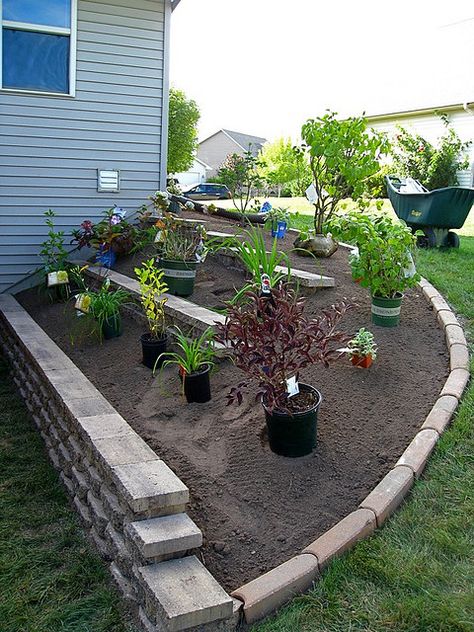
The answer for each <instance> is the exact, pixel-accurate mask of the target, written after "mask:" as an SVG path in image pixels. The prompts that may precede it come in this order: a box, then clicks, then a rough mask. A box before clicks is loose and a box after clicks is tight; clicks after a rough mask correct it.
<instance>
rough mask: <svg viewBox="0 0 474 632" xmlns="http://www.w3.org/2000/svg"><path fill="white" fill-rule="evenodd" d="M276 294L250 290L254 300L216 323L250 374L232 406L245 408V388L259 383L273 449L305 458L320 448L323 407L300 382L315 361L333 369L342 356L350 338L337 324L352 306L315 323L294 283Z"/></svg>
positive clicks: (236, 359) (235, 359)
mask: <svg viewBox="0 0 474 632" xmlns="http://www.w3.org/2000/svg"><path fill="white" fill-rule="evenodd" d="M270 291H271V300H270V301H268V300H267V299H266V298H265V297H263V296H259V295H258V294H257V293H255V292H248V293H247V295H248V298H249V301H247V302H246V303H239V304H237V305H231V306H229V308H228V312H227V316H226V320H225V322H224V323H220V324H217V325H216V326H217V328H218V332H219V335H218V338H217V339H218V341H219V342H221V343H223V344H224V345H225V346H226V347H227V348H228V349H229V354H230V356H231V358H232V361H233V363H234V364H235V366H237V367H238V368H239V369H240V370H241V371H243V372H244V373H245V374H246V379H245V380H244V381H242V382H241V383H240V384H238V385H237V386H235V387H233V388H232V389H231V391H230V393H229V395H228V396H227V397H228V403H229V404H232V403H235V402H236V403H237V404H240V403H241V402H242V398H243V395H242V393H243V389H245V388H247V387H248V386H249V384H250V382H255V383H256V386H257V397H258V398H260V400H261V403H262V405H263V408H264V412H265V418H266V423H267V429H268V440H269V443H270V448H271V450H272V451H273V452H275V453H276V454H279V455H282V456H288V457H299V456H304V455H305V454H309V453H310V452H311V451H312V450H313V448H314V447H315V445H316V425H317V415H318V409H319V406H320V403H321V393H320V392H319V391H318V390H317V389H316V388H314V387H313V386H310V385H308V384H302V383H299V382H298V380H299V374H300V371H301V370H302V369H304V368H305V367H307V366H309V365H311V364H315V363H322V364H324V365H325V366H328V365H329V362H330V361H331V360H333V359H335V358H337V357H340V356H341V354H342V353H343V352H342V351H340V350H339V349H338V348H337V346H339V344H340V343H341V342H345V341H347V340H348V336H346V335H345V334H344V333H343V332H341V331H339V330H338V329H337V325H338V323H339V321H340V319H341V318H342V316H343V315H344V313H345V312H346V311H347V309H348V308H349V307H350V306H349V305H347V304H346V303H345V302H341V303H339V304H337V305H333V306H332V307H331V308H329V309H325V310H322V312H321V314H320V315H319V316H317V317H316V318H312V319H311V318H308V317H307V316H305V314H304V304H305V299H304V298H298V297H297V296H296V294H295V292H294V291H293V290H292V289H290V287H289V285H288V284H283V283H280V284H279V285H278V287H276V288H272V289H271V290H270Z"/></svg>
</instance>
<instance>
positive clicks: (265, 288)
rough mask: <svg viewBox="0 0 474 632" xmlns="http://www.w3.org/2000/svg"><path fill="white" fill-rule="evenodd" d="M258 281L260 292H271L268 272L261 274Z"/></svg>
mask: <svg viewBox="0 0 474 632" xmlns="http://www.w3.org/2000/svg"><path fill="white" fill-rule="evenodd" d="M260 281H261V284H262V287H261V289H262V294H271V286H270V277H269V276H268V274H262V276H261V277H260Z"/></svg>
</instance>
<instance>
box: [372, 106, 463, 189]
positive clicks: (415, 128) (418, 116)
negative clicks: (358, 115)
mask: <svg viewBox="0 0 474 632" xmlns="http://www.w3.org/2000/svg"><path fill="white" fill-rule="evenodd" d="M437 113H443V114H447V115H448V117H449V121H450V123H451V126H452V128H453V129H454V130H455V132H456V133H457V134H458V136H459V137H460V138H461V140H462V141H464V142H465V141H472V144H471V146H470V147H469V149H468V154H469V163H470V165H471V167H470V169H467V170H466V171H461V172H459V175H458V180H459V184H461V185H462V186H470V187H472V186H474V103H456V104H453V105H445V106H438V107H433V108H425V109H421V110H408V111H406V112H391V113H389V114H376V115H372V116H367V122H368V125H369V127H372V128H373V129H376V130H379V131H383V132H388V133H389V135H391V136H392V135H395V134H396V133H397V125H401V126H402V127H405V128H407V130H409V131H411V132H414V133H415V134H419V135H420V136H422V137H423V138H425V139H426V140H427V141H429V142H430V143H433V144H436V141H437V140H438V138H439V137H440V136H442V135H443V133H444V131H445V129H446V128H445V127H444V125H443V122H442V121H441V119H440V117H439V116H438V114H437Z"/></svg>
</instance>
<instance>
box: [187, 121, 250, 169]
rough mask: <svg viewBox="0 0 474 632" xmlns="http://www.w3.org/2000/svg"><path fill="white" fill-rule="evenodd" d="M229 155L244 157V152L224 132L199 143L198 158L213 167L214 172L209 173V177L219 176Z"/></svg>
mask: <svg viewBox="0 0 474 632" xmlns="http://www.w3.org/2000/svg"><path fill="white" fill-rule="evenodd" d="M229 154H239V155H241V156H243V155H244V150H243V149H242V148H241V147H239V145H237V143H235V142H234V141H233V140H232V139H230V138H229V137H228V136H226V135H225V134H224V132H218V133H217V134H214V136H211V137H210V138H207V139H206V140H204V141H202V143H199V147H198V151H197V157H198V158H199V160H202V161H203V162H205V163H206V165H209V166H210V167H212V171H209V172H208V174H207V177H208V178H210V177H212V176H215V175H217V172H218V170H219V168H220V167H221V166H222V163H223V162H224V160H225V159H226V158H227V156H228V155H229Z"/></svg>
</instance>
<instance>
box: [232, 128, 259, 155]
mask: <svg viewBox="0 0 474 632" xmlns="http://www.w3.org/2000/svg"><path fill="white" fill-rule="evenodd" d="M222 131H223V132H224V133H225V134H227V135H228V136H230V137H231V138H232V140H234V141H235V142H236V143H237V144H238V145H240V146H241V147H242V149H244V150H245V151H247V150H248V149H249V148H250V151H251V153H252V154H253V155H254V156H257V154H258V152H259V151H260V150H261V149H262V147H263V145H264V144H265V143H266V142H267V139H266V138H261V137H260V136H251V135H250V134H241V133H240V132H232V131H231V130H229V129H223V130H222Z"/></svg>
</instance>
